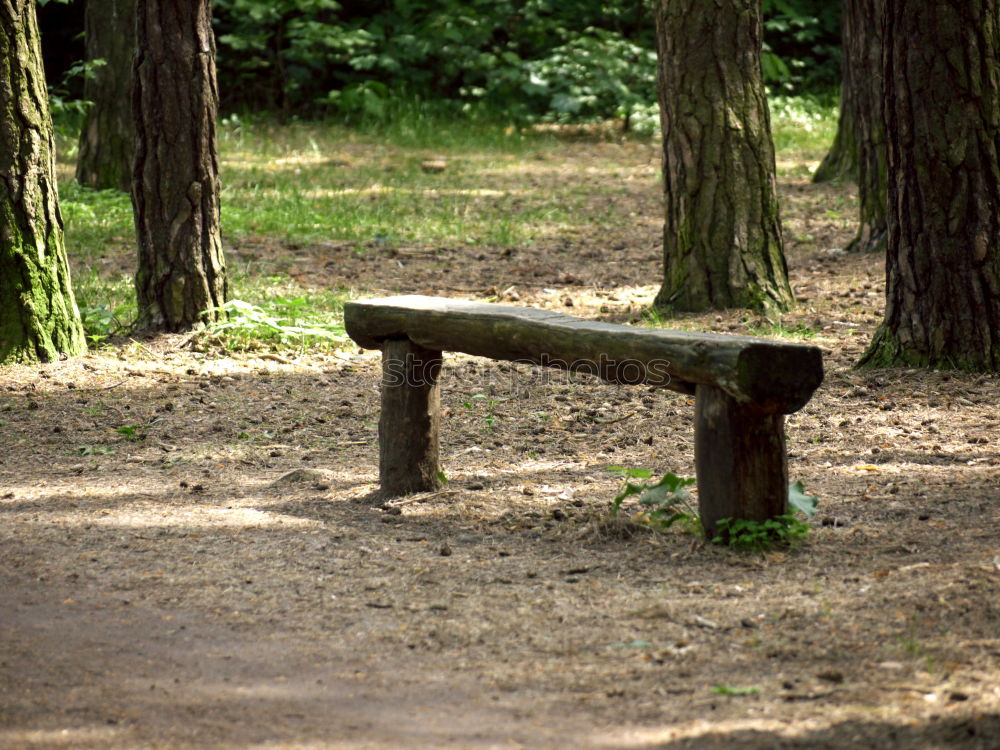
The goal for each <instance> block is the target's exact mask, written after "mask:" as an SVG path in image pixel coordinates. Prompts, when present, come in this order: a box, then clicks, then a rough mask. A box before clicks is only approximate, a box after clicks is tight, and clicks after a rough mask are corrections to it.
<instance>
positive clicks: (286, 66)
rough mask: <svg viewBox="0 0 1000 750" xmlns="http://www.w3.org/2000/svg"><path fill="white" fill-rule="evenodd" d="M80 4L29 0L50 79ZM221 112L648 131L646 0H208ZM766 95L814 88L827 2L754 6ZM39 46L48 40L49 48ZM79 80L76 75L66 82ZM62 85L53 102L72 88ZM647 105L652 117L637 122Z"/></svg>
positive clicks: (76, 29) (831, 74)
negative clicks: (625, 125)
mask: <svg viewBox="0 0 1000 750" xmlns="http://www.w3.org/2000/svg"><path fill="white" fill-rule="evenodd" d="M84 2H85V0H59V2H48V1H47V0H45V1H44V2H42V0H40V8H39V13H40V22H41V25H42V33H43V47H45V54H46V68H47V75H48V77H49V82H50V84H52V85H54V86H60V85H63V84H64V81H65V74H66V72H67V71H68V70H69V69H70V68H71V67H72V66H73V65H74V64H75V63H78V62H79V61H80V60H82V59H83V58H84V56H85V53H84V49H83V41H82V31H83V12H82V10H83V6H84ZM212 5H213V13H214V19H215V21H214V23H215V29H216V36H217V39H218V52H217V65H218V76H219V91H220V96H221V98H222V109H223V112H225V113H232V112H239V113H241V114H242V113H247V112H262V111H264V112H270V113H274V114H277V115H278V116H279V117H282V118H289V117H292V116H297V117H306V118H312V117H320V116H334V117H336V118H338V119H340V120H342V121H344V122H346V123H348V124H361V123H365V122H385V121H387V120H390V119H392V118H393V117H395V116H396V115H397V113H398V112H399V111H400V110H399V102H401V101H408V102H411V103H412V102H434V103H435V104H436V105H437V106H438V108H439V109H441V110H444V111H445V112H453V113H455V114H458V113H462V112H464V113H469V114H479V115H483V116H486V117H489V118H492V119H503V120H504V121H507V122H526V121H527V122H530V121H550V122H588V121H595V120H602V119H608V118H613V117H619V118H631V117H632V116H633V115H636V114H645V115H646V119H647V122H648V124H649V125H651V126H652V127H655V103H656V64H655V38H654V29H653V20H652V7H653V0H575V1H574V2H566V1H565V0H340V1H339V2H338V0H213V4H212ZM763 10H764V17H765V46H764V58H763V67H764V72H765V77H766V80H767V81H768V83H769V85H770V86H771V87H772V90H774V91H775V92H778V91H780V92H782V93H785V94H811V95H819V96H824V97H825V96H828V95H829V94H831V93H834V92H835V89H836V85H837V81H838V78H839V65H840V62H839V59H840V58H839V44H840V3H838V2H828V1H827V0H763ZM49 42H51V43H49ZM74 85H75V86H76V87H82V81H79V80H78V81H76V82H75V84H74ZM63 88H64V94H65V98H67V99H71V98H72V97H73V95H74V94H76V95H79V92H76V91H74V90H73V89H72V87H70V88H69V89H66V88H65V86H64V87H63ZM650 113H652V114H653V115H654V116H653V117H650V116H649V115H650Z"/></svg>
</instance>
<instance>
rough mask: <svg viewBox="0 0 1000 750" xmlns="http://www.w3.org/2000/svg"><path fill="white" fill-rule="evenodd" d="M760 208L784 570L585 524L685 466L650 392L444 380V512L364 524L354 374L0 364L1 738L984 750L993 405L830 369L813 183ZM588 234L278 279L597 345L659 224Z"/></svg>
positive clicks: (835, 291) (837, 292) (632, 289)
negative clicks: (801, 495)
mask: <svg viewBox="0 0 1000 750" xmlns="http://www.w3.org/2000/svg"><path fill="white" fill-rule="evenodd" d="M640 151H641V150H637V151H636V153H635V154H633V155H632V156H629V155H628V154H626V157H623V158H634V164H635V165H636V167H635V168H636V169H638V168H639V166H641V165H645V164H647V163H648V154H645V153H641V152H640ZM565 159H566V164H567V167H566V168H567V170H570V168H571V167H572V168H578V169H579V172H580V173H581V174H583V173H585V170H586V164H585V163H582V164H581V163H578V162H579V161H580V160H581V159H583V157H582V156H580V155H579V154H576V153H575V152H573V151H572V150H571V149H567V154H566V155H565ZM574 165H576V166H575V167H574ZM643 168H645V167H643ZM570 176H572V173H571V174H570ZM782 189H783V191H784V194H785V196H786V206H787V208H786V210H785V224H786V233H787V234H788V237H789V254H790V256H791V261H790V263H791V267H792V275H793V279H794V282H795V285H796V291H797V294H798V296H799V297H800V306H799V308H798V309H797V311H796V312H794V313H793V314H790V315H789V316H786V317H785V318H784V319H783V320H782V321H781V325H782V327H783V329H784V330H786V331H788V330H792V329H795V328H796V327H801V328H808V329H810V330H811V331H813V335H812V337H811V338H810V341H812V342H814V343H816V344H818V345H819V346H821V347H823V348H824V350H825V352H826V368H827V377H826V381H825V383H824V385H823V386H822V388H821V389H820V391H819V392H818V393H817V395H816V397H815V398H814V399H813V401H812V402H811V403H810V404H809V405H808V406H807V407H806V408H805V409H803V410H802V411H801V412H799V413H797V414H795V415H793V416H792V417H791V418H790V419H789V420H788V435H789V449H790V454H791V459H790V463H791V465H790V471H791V474H792V476H793V477H794V478H796V479H802V480H803V481H804V482H805V485H806V487H807V489H808V490H809V491H810V492H813V493H815V494H818V495H819V496H820V498H821V506H820V508H821V511H820V515H819V516H818V518H817V519H816V523H815V527H814V530H813V532H812V533H811V534H810V538H809V541H808V543H807V544H806V545H805V546H804V547H802V548H801V549H799V550H797V551H792V552H788V551H785V552H774V553H770V554H767V555H756V556H755V555H743V554H737V553H734V552H731V551H728V550H725V549H719V548H715V547H707V546H703V545H701V544H699V543H698V542H697V541H696V540H695V539H694V538H693V537H691V536H690V535H686V534H684V533H683V532H681V531H679V530H678V531H676V532H673V531H672V532H670V533H667V534H654V533H651V532H649V531H646V530H643V529H642V528H640V527H638V526H636V525H634V524H632V525H630V524H627V523H608V521H607V509H608V505H609V502H610V500H611V498H612V497H613V496H614V495H615V493H616V490H617V480H616V479H615V477H614V476H613V475H612V474H611V473H610V472H608V471H607V467H608V466H614V465H617V466H642V467H648V468H650V469H653V470H655V471H656V472H665V471H669V470H673V471H677V472H679V473H682V474H693V454H692V443H693V434H692V417H693V408H692V403H691V401H690V399H687V398H684V397H682V396H679V395H677V394H673V393H669V392H659V391H651V390H649V389H642V388H625V387H621V388H619V387H614V386H608V385H602V384H600V383H596V382H594V381H592V380H590V379H587V378H584V377H572V378H569V377H566V376H563V375H559V374H554V375H552V376H550V377H549V378H548V379H546V378H544V377H542V376H541V375H540V374H539V373H533V372H530V371H528V370H526V369H520V370H517V369H512V368H509V367H505V368H501V367H500V366H497V365H496V364H493V363H489V362H486V361H483V360H475V359H471V358H464V357H451V358H449V359H448V362H447V365H446V371H445V374H444V378H443V387H444V393H443V403H444V405H445V407H446V410H447V413H446V416H445V420H444V422H445V425H444V433H443V444H444V449H443V459H444V465H445V468H446V471H447V473H448V476H449V479H450V481H449V483H448V485H447V489H446V491H445V492H443V493H440V494H437V495H432V496H425V497H419V498H417V499H416V500H415V501H411V502H407V503H405V504H400V505H398V506H397V507H394V508H389V509H385V508H377V507H372V505H371V503H370V502H367V501H366V496H367V495H368V493H370V492H371V491H372V490H373V489H374V488H375V484H374V482H375V479H376V464H377V445H376V437H375V423H376V421H377V409H378V403H377V376H378V375H377V374H378V361H377V358H376V357H374V356H372V355H371V354H370V353H369V354H354V353H348V354H345V355H342V356H308V357H299V358H294V361H293V362H292V363H291V364H286V363H283V362H279V361H275V360H273V359H266V358H258V357H253V356H241V357H237V358H226V357H217V356H212V355H206V354H201V353H198V352H192V351H191V350H190V348H189V347H186V346H182V339H180V338H179V337H163V338H160V339H156V340H144V341H141V342H137V343H131V344H130V343H128V342H125V343H124V344H123V346H122V348H120V349H117V350H109V351H104V352H99V353H94V354H90V355H87V356H85V357H80V358H77V359H74V360H70V361H66V362H59V363H54V364H51V365H47V366H45V367H41V368H36V369H33V368H7V369H5V370H3V371H2V372H0V430H2V437H3V441H2V445H0V643H2V651H0V748H18V749H21V748H98V747H99V748H171V749H175V748H189V747H190V748H194V747H198V748H219V749H222V748H286V747H287V748H308V749H310V750H312V749H313V748H324V749H326V748H352V749H353V748H404V747H405V748H438V747H456V748H458V747H468V748H516V747H525V748H548V747H551V748H564V747H594V748H671V749H672V748H703V749H707V748H723V747H726V748H729V747H733V746H735V745H739V746H740V747H744V748H749V749H751V750H752V749H754V748H760V749H761V750H763V749H764V748H803V749H804V748H818V747H830V748H841V747H854V746H865V745H867V746H870V747H875V748H900V749H902V748H907V749H910V748H944V747H960V748H984V749H986V748H991V749H992V748H998V747H1000V739H998V738H1000V569H998V566H1000V518H998V511H997V508H998V507H1000V482H998V479H1000V477H998V474H1000V468H998V467H1000V452H998V450H997V423H996V422H997V418H998V414H997V409H996V404H997V403H998V400H1000V381H998V380H997V379H995V378H992V377H976V376H967V375H955V374H947V373H934V372H929V373H926V372H912V371H893V372H871V373H858V372H855V371H853V370H851V369H850V364H851V363H852V362H853V360H854V359H855V358H856V357H857V355H858V353H860V351H861V349H862V347H863V346H864V344H865V343H866V342H867V341H868V339H869V337H870V335H871V331H872V326H873V325H874V323H875V321H876V320H877V319H878V316H879V314H880V313H879V305H880V303H881V296H882V289H881V280H880V275H881V271H880V263H879V261H878V260H877V259H875V258H846V257H841V256H838V255H837V254H836V253H835V252H829V251H830V250H831V248H836V247H837V246H838V245H839V243H842V241H843V239H844V238H845V237H846V235H847V234H849V231H850V227H849V226H846V225H844V223H843V222H842V221H840V220H838V219H831V218H829V214H827V213H826V212H824V211H823V209H822V207H823V205H825V201H828V200H829V199H830V196H831V193H830V192H829V191H830V190H831V189H829V188H817V187H814V186H810V185H808V184H805V183H792V182H786V183H785V184H783V186H782ZM618 208H619V210H621V211H622V212H623V215H625V216H629V215H632V216H634V217H638V218H635V219H634V220H632V221H630V222H629V226H630V227H631V229H630V230H628V231H625V232H624V233H623V235H622V237H621V238H620V239H618V240H617V241H618V242H619V243H620V246H617V245H616V247H615V248H614V249H613V255H612V256H610V257H609V255H608V244H607V238H604V237H574V238H573V239H572V241H569V240H565V239H562V240H560V239H559V238H554V239H552V240H551V241H547V240H543V241H540V242H539V243H538V244H537V245H536V246H533V247H531V248H517V249H514V250H513V251H512V252H506V251H505V250H504V249H492V250H488V251H484V250H483V248H471V247H470V248H462V247H458V248H450V249H448V250H447V251H442V252H438V251H434V252H428V253H423V254H421V253H418V252H415V251H413V252H411V250H415V249H407V248H396V249H394V250H384V251H381V250H379V251H376V250H375V249H373V250H372V252H371V253H369V254H366V255H365V256H364V257H356V255H355V254H351V253H346V252H341V251H340V250H338V249H337V248H336V247H330V246H323V247H316V248H307V249H302V250H299V251H297V257H298V258H299V260H298V261H297V263H298V266H297V267H296V269H295V272H296V273H297V274H299V276H300V277H301V278H305V279H314V280H315V281H316V283H334V282H336V281H337V279H341V280H344V279H351V278H354V279H357V278H362V277H363V278H364V279H365V280H366V284H367V286H368V288H371V289H373V290H377V291H417V292H423V291H428V290H429V291H439V292H442V293H448V294H453V295H455V296H463V295H464V296H469V297H475V296H481V295H483V294H484V293H486V292H488V291H489V290H490V288H492V289H493V291H494V293H496V294H498V295H499V296H501V297H507V298H510V299H513V298H514V297H516V301H517V302H519V303H521V304H539V305H543V306H550V307H556V308H558V309H561V310H563V311H567V312H572V313H574V314H579V315H582V316H585V317H601V318H604V319H617V320H622V319H626V318H628V317H629V316H632V315H634V314H635V313H636V312H637V311H638V310H640V309H641V307H642V306H643V305H644V304H646V303H648V301H649V299H650V297H651V296H652V294H653V293H654V292H655V287H653V286H650V285H649V284H648V283H645V282H648V280H649V279H650V278H651V276H654V275H655V266H656V260H657V258H656V254H657V252H658V249H657V233H658V229H657V225H658V219H657V218H656V215H657V212H658V207H657V205H656V201H655V197H654V198H650V197H649V196H648V195H647V194H645V193H643V192H641V191H638V190H637V191H634V194H633V193H627V194H625V195H624V196H623V197H622V199H621V204H620V206H619V207H618ZM817 217H819V218H817ZM245 252H253V253H254V254H255V255H256V256H257V258H258V261H259V260H260V257H261V255H262V254H264V255H266V253H269V252H271V253H275V254H276V256H277V255H279V254H280V253H282V249H281V248H279V247H271V246H269V245H267V243H259V244H256V245H253V246H252V247H249V246H246V247H238V248H232V249H231V254H232V255H233V256H234V257H238V256H239V255H240V253H245ZM408 253H409V254H408ZM400 262H402V264H403V266H404V268H405V269H406V270H405V271H403V272H401V270H400ZM442 263H444V264H445V266H446V268H447V271H448V272H447V274H446V276H442V274H441V272H440V267H441V264H442ZM331 269H332V270H331ZM338 274H339V275H338ZM442 278H444V279H445V281H446V286H447V287H448V288H447V289H440V288H438V287H439V286H440V283H438V284H437V285H435V279H437V280H438V282H440V280H441V279H442ZM602 279H603V280H602ZM598 280H602V281H601V283H600V284H598V283H597V282H598ZM456 290H466V291H464V292H462V291H456ZM477 290H478V291H477ZM567 300H568V301H569V302H570V303H571V305H568V304H567ZM678 324H679V325H686V326H692V327H701V328H705V329H717V330H722V331H734V332H746V331H756V332H760V331H762V327H766V326H768V325H770V324H769V323H768V322H767V321H762V320H759V319H756V318H755V317H754V316H748V315H743V314H739V313H738V312H736V313H727V314H718V315H717V314H711V315H705V316H693V317H690V318H687V319H685V320H683V321H679V322H678ZM121 427H131V428H135V429H134V430H132V434H131V435H128V434H125V433H123V432H122V431H120V429H119V428H121ZM125 432H126V433H127V432H128V430H126V431H125ZM135 437H139V438H141V439H130V438H135Z"/></svg>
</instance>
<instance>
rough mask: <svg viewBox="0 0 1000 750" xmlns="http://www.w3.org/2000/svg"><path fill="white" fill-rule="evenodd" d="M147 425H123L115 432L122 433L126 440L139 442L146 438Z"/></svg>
mask: <svg viewBox="0 0 1000 750" xmlns="http://www.w3.org/2000/svg"><path fill="white" fill-rule="evenodd" d="M145 429H146V426H145V425H141V424H131V425H122V426H121V427H119V428H118V429H117V430H115V432H117V433H118V434H119V435H122V436H123V437H124V438H125V439H126V440H129V441H132V442H137V441H139V440H145V439H146V432H145Z"/></svg>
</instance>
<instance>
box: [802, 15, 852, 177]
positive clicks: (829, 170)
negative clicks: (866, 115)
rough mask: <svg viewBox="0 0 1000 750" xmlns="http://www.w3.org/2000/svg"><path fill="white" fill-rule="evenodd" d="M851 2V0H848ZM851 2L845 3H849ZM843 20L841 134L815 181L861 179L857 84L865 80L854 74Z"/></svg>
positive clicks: (831, 147)
mask: <svg viewBox="0 0 1000 750" xmlns="http://www.w3.org/2000/svg"><path fill="white" fill-rule="evenodd" d="M848 2H850V0H848ZM846 4H847V3H845V6H846ZM844 15H845V18H844V19H843V20H842V22H841V23H842V26H843V27H845V30H844V32H843V34H842V37H843V39H844V44H843V49H844V58H843V62H842V63H841V76H842V78H841V82H840V116H839V117H838V119H837V135H836V136H834V139H833V145H832V146H830V150H829V151H827V153H826V156H824V157H823V161H821V162H820V165H819V166H818V167H816V172H815V173H814V174H813V182H834V181H843V180H848V181H851V182H854V181H856V180H857V179H858V161H859V160H860V156H859V154H858V149H859V146H858V123H857V114H858V104H857V102H856V101H855V97H856V96H857V88H858V87H859V86H860V85H861V83H860V82H859V81H857V80H855V78H854V72H855V71H854V66H853V61H852V60H851V59H850V56H849V55H848V54H847V31H846V26H847V19H846V15H847V14H846V12H845V14H844Z"/></svg>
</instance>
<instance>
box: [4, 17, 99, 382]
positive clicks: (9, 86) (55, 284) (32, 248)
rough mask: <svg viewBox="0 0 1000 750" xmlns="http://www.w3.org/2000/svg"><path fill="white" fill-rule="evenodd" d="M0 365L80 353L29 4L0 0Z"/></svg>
mask: <svg viewBox="0 0 1000 750" xmlns="http://www.w3.org/2000/svg"><path fill="white" fill-rule="evenodd" d="M0 108H2V113H3V114H2V122H0V125H2V127H0V364H7V363H10V362H19V361H25V362H49V361H52V360H54V359H57V358H58V357H59V355H60V354H65V355H72V354H79V353H81V352H83V351H85V350H86V348H87V347H86V342H85V339H84V334H83V326H82V324H81V323H80V313H79V311H78V310H77V307H76V302H75V300H74V299H73V290H72V288H71V286H70V275H69V263H68V262H67V259H66V250H65V246H64V245H63V230H62V218H61V216H60V214H59V196H58V194H57V190H56V177H55V146H54V143H53V139H52V119H51V116H50V114H49V106H48V91H47V89H46V86H45V71H44V69H43V67H42V53H41V45H40V40H39V34H38V23H37V19H36V17H35V3H34V0H0Z"/></svg>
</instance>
